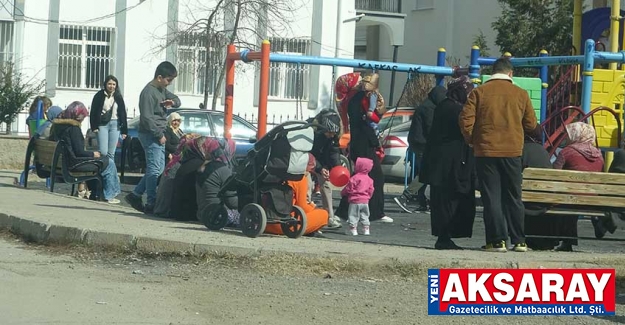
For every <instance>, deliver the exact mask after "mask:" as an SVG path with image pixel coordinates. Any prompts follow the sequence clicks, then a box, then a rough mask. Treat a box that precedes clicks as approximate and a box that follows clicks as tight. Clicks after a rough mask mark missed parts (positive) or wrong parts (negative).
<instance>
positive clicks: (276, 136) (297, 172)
mask: <svg viewBox="0 0 625 325" xmlns="http://www.w3.org/2000/svg"><path fill="white" fill-rule="evenodd" d="M313 139H314V131H313V128H312V127H311V125H310V124H309V123H305V122H300V121H293V122H285V123H282V124H280V125H278V126H276V127H275V128H273V129H272V130H271V131H269V133H267V134H266V135H265V136H264V137H262V138H261V139H260V140H259V141H258V142H256V143H255V144H254V148H253V149H251V150H250V151H249V152H248V153H247V156H246V157H245V159H244V160H243V161H242V162H241V163H240V164H239V166H237V168H236V171H235V173H234V174H233V175H232V176H231V177H230V178H229V179H228V180H227V181H226V183H225V184H224V185H223V187H222V188H221V190H220V192H219V196H220V197H222V196H223V195H225V193H226V192H227V191H236V192H237V196H238V198H239V200H238V210H239V213H240V219H239V223H240V227H241V230H242V231H243V233H244V234H245V235H246V236H248V237H251V238H255V237H257V236H258V235H260V234H262V233H263V232H265V227H266V226H267V224H268V223H269V224H272V223H279V224H280V227H281V229H282V232H283V233H284V234H285V235H286V236H288V237H289V238H298V237H300V236H301V235H303V234H304V231H305V230H306V213H305V212H304V210H303V209H302V208H300V207H299V206H296V205H293V189H291V187H290V186H289V185H288V184H287V183H286V182H287V181H290V180H293V181H295V180H301V179H302V177H304V173H305V172H306V165H307V164H308V152H309V151H310V150H311V149H312V146H313ZM227 222H228V216H227V214H226V213H225V211H224V210H223V209H222V210H221V211H216V213H214V214H212V215H211V216H210V217H209V221H208V224H207V227H209V228H210V229H221V228H223V227H225V226H226V223H227Z"/></svg>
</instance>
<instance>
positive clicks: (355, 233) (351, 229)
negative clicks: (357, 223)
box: [346, 227, 358, 236]
mask: <svg viewBox="0 0 625 325" xmlns="http://www.w3.org/2000/svg"><path fill="white" fill-rule="evenodd" d="M346 235H352V236H358V229H356V227H349V229H347V231H346Z"/></svg>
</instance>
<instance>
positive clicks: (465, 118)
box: [459, 74, 537, 157]
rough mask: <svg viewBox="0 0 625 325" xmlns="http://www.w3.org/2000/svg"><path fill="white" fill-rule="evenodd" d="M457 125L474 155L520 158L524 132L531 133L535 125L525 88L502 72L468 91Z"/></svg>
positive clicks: (530, 103)
mask: <svg viewBox="0 0 625 325" xmlns="http://www.w3.org/2000/svg"><path fill="white" fill-rule="evenodd" d="M459 124H460V131H461V132H462V135H463V136H464V139H465V141H466V142H467V143H468V144H469V145H472V146H473V151H474V153H475V156H476V157H520V156H521V154H522V152H523V136H524V132H529V133H534V132H535V130H536V127H537V121H536V115H535V113H534V108H533V107H532V102H531V100H530V97H529V95H528V94H527V91H525V90H524V89H522V88H520V87H518V86H516V85H514V84H513V83H512V80H511V79H510V77H508V76H507V75H505V74H495V75H493V77H492V79H490V80H489V81H487V82H486V83H484V85H482V86H480V87H477V88H476V89H475V90H473V91H472V92H471V94H470V95H469V98H468V100H467V103H466V104H465V105H464V108H463V109H462V112H461V113H460V117H459Z"/></svg>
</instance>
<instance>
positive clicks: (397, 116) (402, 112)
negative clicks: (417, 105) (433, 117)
mask: <svg viewBox="0 0 625 325" xmlns="http://www.w3.org/2000/svg"><path fill="white" fill-rule="evenodd" d="M413 113H414V107H397V108H394V109H392V110H389V111H388V112H386V113H384V115H382V118H381V119H380V122H379V123H378V128H379V129H380V130H381V131H384V130H386V129H387V128H389V127H391V128H393V127H396V126H398V125H400V124H402V123H404V122H408V121H410V119H411V118H412V114H413Z"/></svg>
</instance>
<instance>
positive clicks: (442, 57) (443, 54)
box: [436, 47, 447, 86]
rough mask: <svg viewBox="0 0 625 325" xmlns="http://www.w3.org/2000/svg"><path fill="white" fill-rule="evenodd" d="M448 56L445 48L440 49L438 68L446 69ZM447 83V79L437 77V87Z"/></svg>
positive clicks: (437, 60)
mask: <svg viewBox="0 0 625 325" xmlns="http://www.w3.org/2000/svg"><path fill="white" fill-rule="evenodd" d="M446 56H447V51H446V50H445V48H442V47H441V48H440V49H438V53H437V55H436V66H439V67H444V66H445V57H446ZM444 83H445V77H443V76H436V85H437V86H443V85H444Z"/></svg>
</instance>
